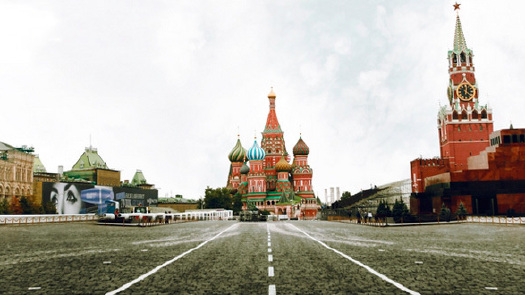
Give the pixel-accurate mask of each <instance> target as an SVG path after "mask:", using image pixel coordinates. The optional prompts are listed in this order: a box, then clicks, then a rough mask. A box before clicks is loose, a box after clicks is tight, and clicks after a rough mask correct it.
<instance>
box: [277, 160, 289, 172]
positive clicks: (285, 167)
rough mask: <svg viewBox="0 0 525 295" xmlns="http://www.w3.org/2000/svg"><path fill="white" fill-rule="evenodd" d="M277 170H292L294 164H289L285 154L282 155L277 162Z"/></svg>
mask: <svg viewBox="0 0 525 295" xmlns="http://www.w3.org/2000/svg"><path fill="white" fill-rule="evenodd" d="M275 170H277V172H284V171H290V170H292V166H291V165H290V164H288V162H287V161H286V159H285V158H284V156H281V159H280V160H279V162H277V164H275Z"/></svg>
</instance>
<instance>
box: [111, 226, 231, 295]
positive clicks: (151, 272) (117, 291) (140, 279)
mask: <svg viewBox="0 0 525 295" xmlns="http://www.w3.org/2000/svg"><path fill="white" fill-rule="evenodd" d="M237 225H238V224H237V223H236V224H233V225H232V226H230V227H228V228H227V229H225V230H223V231H221V232H220V233H218V234H217V235H215V236H214V237H213V238H211V239H208V240H206V241H204V242H202V243H200V244H199V245H198V246H197V247H195V248H191V249H190V250H188V251H186V252H184V253H182V254H180V255H179V256H176V257H174V258H173V259H171V260H168V261H166V262H164V263H163V264H161V265H159V266H157V267H155V268H154V269H152V270H150V271H149V272H147V273H145V274H143V275H141V276H140V277H138V278H136V279H134V280H133V281H131V282H129V283H126V284H124V285H123V286H122V287H120V288H118V289H116V290H113V291H111V292H107V293H106V295H114V294H117V293H119V292H122V291H124V290H126V289H128V288H129V287H131V286H132V285H133V284H136V283H138V282H140V281H142V280H144V279H145V278H147V277H149V276H150V275H152V274H155V273H156V272H157V271H159V270H160V269H161V268H163V267H165V266H168V265H170V264H172V263H173V262H175V261H177V260H179V259H180V258H182V257H184V256H186V255H188V254H190V253H191V252H193V251H194V250H197V249H199V248H200V247H202V246H204V245H206V244H207V243H208V242H211V241H213V240H215V239H216V238H218V237H219V236H220V235H222V234H223V233H224V232H226V231H228V230H230V229H231V228H232V227H234V226H237Z"/></svg>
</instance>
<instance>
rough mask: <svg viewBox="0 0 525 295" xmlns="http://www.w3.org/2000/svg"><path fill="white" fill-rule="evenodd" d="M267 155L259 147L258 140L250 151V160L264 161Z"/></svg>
mask: <svg viewBox="0 0 525 295" xmlns="http://www.w3.org/2000/svg"><path fill="white" fill-rule="evenodd" d="M264 156H266V154H265V153H264V150H263V149H262V148H260V147H259V145H258V144H257V140H256V141H254V142H253V146H252V148H251V149H250V150H249V151H248V160H250V161H252V160H262V159H264Z"/></svg>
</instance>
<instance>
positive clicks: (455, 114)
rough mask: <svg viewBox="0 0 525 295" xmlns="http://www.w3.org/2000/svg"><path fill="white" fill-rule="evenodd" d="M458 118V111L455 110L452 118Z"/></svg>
mask: <svg viewBox="0 0 525 295" xmlns="http://www.w3.org/2000/svg"><path fill="white" fill-rule="evenodd" d="M457 119H458V112H456V111H454V112H453V113H452V120H457Z"/></svg>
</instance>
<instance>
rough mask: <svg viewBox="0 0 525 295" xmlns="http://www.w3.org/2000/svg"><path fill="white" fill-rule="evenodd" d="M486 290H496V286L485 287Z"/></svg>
mask: <svg viewBox="0 0 525 295" xmlns="http://www.w3.org/2000/svg"><path fill="white" fill-rule="evenodd" d="M485 289H487V290H498V287H485Z"/></svg>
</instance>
